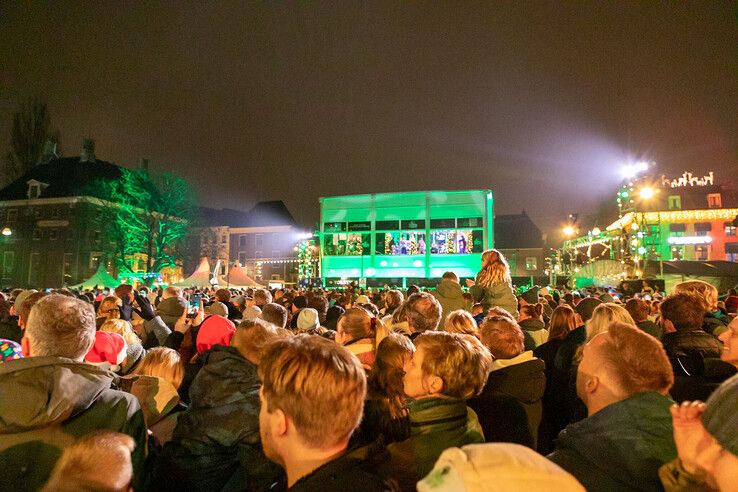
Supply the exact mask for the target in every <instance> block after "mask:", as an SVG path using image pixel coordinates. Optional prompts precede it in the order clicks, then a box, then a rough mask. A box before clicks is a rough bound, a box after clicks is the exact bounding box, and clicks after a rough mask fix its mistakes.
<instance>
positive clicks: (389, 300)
mask: <svg viewBox="0 0 738 492" xmlns="http://www.w3.org/2000/svg"><path fill="white" fill-rule="evenodd" d="M404 301H405V296H403V295H402V292H400V291H399V290H390V291H389V292H387V296H386V297H385V300H384V305H385V307H386V308H387V309H397V307H399V305H400V304H402V303H403V302H404Z"/></svg>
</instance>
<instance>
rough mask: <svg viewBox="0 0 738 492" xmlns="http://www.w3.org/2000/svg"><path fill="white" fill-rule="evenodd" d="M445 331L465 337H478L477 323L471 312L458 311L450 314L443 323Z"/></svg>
mask: <svg viewBox="0 0 738 492" xmlns="http://www.w3.org/2000/svg"><path fill="white" fill-rule="evenodd" d="M443 330H444V331H447V332H449V333H463V334H465V335H474V336H476V334H477V322H476V321H474V318H472V315H471V314H469V311H466V310H464V309H457V310H456V311H451V312H450V313H448V316H446V320H445V321H444V323H443Z"/></svg>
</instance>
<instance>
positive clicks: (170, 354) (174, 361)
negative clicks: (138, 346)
mask: <svg viewBox="0 0 738 492" xmlns="http://www.w3.org/2000/svg"><path fill="white" fill-rule="evenodd" d="M184 371H185V369H184V364H183V362H182V359H181V357H180V356H179V352H177V351H176V350H173V349H170V348H166V347H154V348H150V349H149V350H148V351H147V352H146V355H145V356H144V358H143V359H142V360H141V362H139V363H138V364H137V365H136V368H135V369H134V370H133V373H134V374H142V375H144V376H155V377H158V378H162V379H164V380H165V381H168V382H169V383H170V384H171V385H172V386H174V387H175V388H177V389H178V388H179V386H180V385H181V384H182V379H183V378H184Z"/></svg>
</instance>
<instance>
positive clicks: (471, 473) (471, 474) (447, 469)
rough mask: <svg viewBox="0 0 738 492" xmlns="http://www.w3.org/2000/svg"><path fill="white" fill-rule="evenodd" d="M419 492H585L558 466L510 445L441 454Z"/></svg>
mask: <svg viewBox="0 0 738 492" xmlns="http://www.w3.org/2000/svg"><path fill="white" fill-rule="evenodd" d="M417 487H418V492H451V491H453V492H483V491H488V490H515V491H516V492H533V491H539V490H555V491H556V492H584V490H585V489H584V487H582V485H581V484H580V483H579V482H578V481H577V479H576V478H574V477H573V476H572V475H570V474H569V473H568V472H566V471H565V470H564V469H562V468H561V467H559V466H558V465H557V464H555V463H553V462H552V461H549V460H548V459H546V458H544V457H543V456H541V455H540V454H538V453H536V452H535V451H533V450H532V449H530V448H527V447H525V446H521V445H519V444H511V443H487V444H469V445H467V446H464V447H463V448H449V449H447V450H445V451H444V452H443V453H441V456H440V457H439V458H438V461H436V464H435V466H434V467H433V470H432V471H431V472H430V473H429V474H428V475H427V476H426V477H425V478H424V479H423V480H421V481H420V482H418V485H417Z"/></svg>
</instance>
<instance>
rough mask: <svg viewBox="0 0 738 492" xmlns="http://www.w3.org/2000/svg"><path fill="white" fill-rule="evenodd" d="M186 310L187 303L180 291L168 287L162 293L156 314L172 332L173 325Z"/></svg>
mask: <svg viewBox="0 0 738 492" xmlns="http://www.w3.org/2000/svg"><path fill="white" fill-rule="evenodd" d="M149 302H151V301H149ZM186 309H187V301H186V300H185V298H184V297H183V295H182V289H180V288H179V287H174V286H169V287H167V288H166V289H164V292H163V293H162V296H161V301H160V302H159V305H158V306H156V314H157V316H159V317H160V318H161V320H162V321H163V322H164V324H165V325H167V326H168V327H169V329H170V330H174V325H175V323H176V322H177V320H178V319H179V317H180V316H182V313H183V312H184V311H185V310H186Z"/></svg>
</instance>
